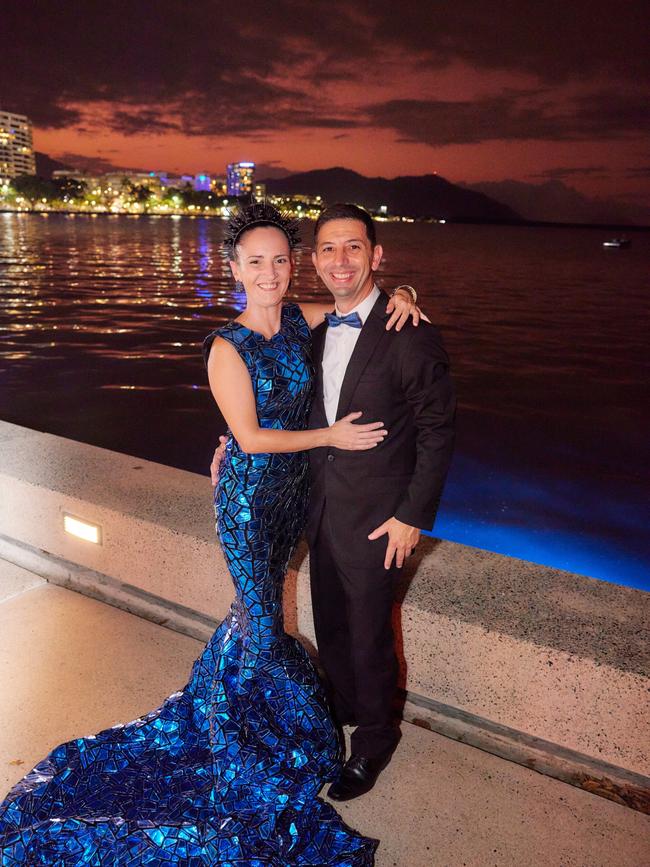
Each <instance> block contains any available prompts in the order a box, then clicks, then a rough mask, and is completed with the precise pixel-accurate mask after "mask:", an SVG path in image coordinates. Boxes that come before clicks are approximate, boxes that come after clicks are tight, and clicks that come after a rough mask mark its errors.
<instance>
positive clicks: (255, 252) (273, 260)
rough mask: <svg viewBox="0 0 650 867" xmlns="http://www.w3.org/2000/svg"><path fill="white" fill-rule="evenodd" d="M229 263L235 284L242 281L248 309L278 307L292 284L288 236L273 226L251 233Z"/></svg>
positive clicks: (242, 239) (253, 230)
mask: <svg viewBox="0 0 650 867" xmlns="http://www.w3.org/2000/svg"><path fill="white" fill-rule="evenodd" d="M235 253H236V259H235V260H234V261H233V262H231V263H230V267H231V269H232V273H233V276H234V277H235V280H241V282H242V283H243V284H244V289H245V290H246V297H247V302H248V305H249V306H250V305H251V304H257V305H259V306H261V307H273V306H275V305H276V304H279V303H280V302H281V301H282V298H283V297H284V294H285V292H286V291H287V289H288V288H289V282H290V280H291V253H290V250H289V241H288V240H287V236H286V235H285V234H284V232H283V231H281V230H280V229H276V228H274V227H273V226H260V228H259V229H250V230H249V231H248V232H246V233H245V234H244V235H242V237H241V240H240V241H239V243H238V244H237V247H236V250H235Z"/></svg>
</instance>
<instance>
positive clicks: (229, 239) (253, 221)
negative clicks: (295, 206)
mask: <svg viewBox="0 0 650 867" xmlns="http://www.w3.org/2000/svg"><path fill="white" fill-rule="evenodd" d="M262 226H271V227H272V228H274V229H279V230H280V231H281V232H284V234H285V235H286V236H287V241H288V242H289V249H290V250H295V248H296V247H297V246H298V245H299V244H300V234H299V233H298V226H299V221H298V220H296V219H294V218H293V217H291V216H289V215H288V214H283V213H282V212H281V211H279V210H278V209H277V208H274V207H273V205H269V204H267V203H266V202H254V203H253V204H252V205H247V206H246V207H244V208H240V209H239V210H237V211H233V212H231V214H230V219H229V220H228V225H227V226H226V234H225V235H224V239H223V247H224V250H225V252H226V255H227V256H228V258H229V259H230V261H231V262H232V261H234V260H235V259H236V258H237V256H236V249H237V244H239V242H240V241H241V239H242V237H243V236H244V235H245V234H246V232H250V231H251V230H252V229H259V228H261V227H262Z"/></svg>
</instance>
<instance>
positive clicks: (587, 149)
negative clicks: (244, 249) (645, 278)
mask: <svg viewBox="0 0 650 867" xmlns="http://www.w3.org/2000/svg"><path fill="white" fill-rule="evenodd" d="M2 7H3V12H2V20H3V30H4V36H3V40H2V42H3V47H2V51H1V52H0V107H2V108H3V109H9V110H15V111H19V112H21V113H24V114H27V115H29V116H30V117H31V118H32V119H33V121H34V124H35V145H36V148H37V149H38V150H41V151H44V152H46V153H49V154H50V155H51V156H53V157H57V158H60V159H63V160H64V161H66V162H69V163H72V164H80V165H81V164H85V162H86V161H87V160H88V158H92V159H99V160H100V162H101V161H104V162H105V163H106V164H112V165H119V166H133V167H142V168H147V169H156V170H168V171H189V172H195V171H199V170H208V171H212V172H223V171H224V167H225V164H226V163H227V162H230V161H233V160H238V159H252V160H255V161H256V162H259V163H265V164H267V165H269V164H272V165H276V166H281V167H285V168H288V169H291V170H306V169H310V168H325V167H329V166H334V165H344V166H347V167H349V168H352V169H356V170H357V171H360V172H362V173H364V174H368V175H384V176H387V177H393V176H396V175H399V174H424V173H427V172H434V171H436V172H438V173H439V174H441V175H443V176H445V177H447V178H448V179H449V180H452V181H469V182H477V181H486V180H502V179H505V178H515V179H518V180H524V181H527V182H529V183H538V182H539V181H541V180H543V179H545V178H560V179H562V180H564V181H565V182H566V183H569V184H571V185H572V186H575V187H576V188H577V189H579V190H580V191H581V192H583V193H585V194H588V195H590V196H603V197H615V198H623V199H627V200H629V201H634V202H636V203H638V204H642V205H650V146H649V143H648V131H649V127H650V113H649V112H648V105H649V96H650V51H649V50H648V43H649V40H648V34H649V30H648V24H647V21H648V16H647V6H646V4H642V3H641V2H637V0H628V2H626V3H624V4H618V5H617V4H612V3H611V2H602V0H591V2H587V0H563V2H558V0H545V2H540V0H518V2H514V0H492V2H485V0H449V2H432V0H428V2H415V0H406V2H397V0H391V2H387V0H381V2H366V0H363V2H359V3H343V2H337V0H335V2H327V3H325V2H300V3H298V2H283V0H279V2H273V3H270V2H269V0H247V2H245V3H232V2H231V3H228V4H226V3H222V2H209V0H190V2H180V0H174V2H171V0H155V2H146V3H144V2H138V0H132V2H122V0H119V2H110V3H109V2H107V3H97V2H92V0H88V2H85V3H82V4H76V3H51V2H48V0H42V2H39V0H36V2H30V0H5V2H4V3H3V4H2Z"/></svg>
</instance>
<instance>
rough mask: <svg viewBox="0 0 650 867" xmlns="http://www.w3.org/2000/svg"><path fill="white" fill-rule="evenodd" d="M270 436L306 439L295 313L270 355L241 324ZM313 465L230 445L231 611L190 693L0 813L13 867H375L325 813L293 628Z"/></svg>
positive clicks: (313, 712)
mask: <svg viewBox="0 0 650 867" xmlns="http://www.w3.org/2000/svg"><path fill="white" fill-rule="evenodd" d="M217 334H218V335H220V336H221V337H223V338H224V339H225V340H228V341H229V342H230V343H231V344H233V345H234V346H235V347H236V349H237V351H238V352H239V354H240V356H241V358H242V359H243V360H244V361H245V363H246V365H247V367H248V370H249V371H250V374H251V379H252V381H253V386H254V391H255V395H256V401H257V408H258V416H259V419H260V424H261V426H262V427H269V428H271V427H272V428H285V429H300V428H304V426H305V422H306V418H307V412H308V409H309V403H310V399H311V387H312V370H311V364H310V361H309V350H310V336H309V330H308V328H307V325H306V323H305V321H304V319H303V318H302V315H301V313H300V310H299V308H298V307H297V306H296V305H286V306H285V307H284V308H283V312H282V326H281V329H280V331H279V333H278V334H276V335H275V337H273V338H272V339H271V340H266V339H264V338H263V337H262V336H261V335H259V334H256V333H254V332H252V331H249V330H248V329H247V328H245V327H244V326H242V325H240V324H239V323H230V324H228V325H226V326H224V327H223V328H221V329H219V330H218V331H216V332H213V334H211V335H209V337H208V338H207V339H206V346H205V348H206V350H207V349H208V348H209V346H210V344H211V341H212V339H213V338H214V337H215V336H216V335H217ZM307 484H308V479H307V459H306V454H305V453H304V452H303V453H293V454H275V455H268V454H258V455H246V454H244V453H243V452H242V451H241V450H240V449H239V447H238V445H237V443H236V442H235V441H234V440H232V439H231V441H230V445H229V448H228V452H227V456H226V459H225V461H224V465H223V467H222V471H221V476H220V484H219V488H218V492H217V494H216V501H215V508H216V514H217V527H218V532H219V536H220V539H221V544H222V547H223V550H224V553H225V556H226V559H227V561H228V565H229V567H230V571H231V573H232V577H233V581H234V584H235V590H236V599H235V602H234V604H233V606H232V609H231V611H230V613H229V615H228V617H226V619H225V620H224V621H223V623H222V624H221V625H220V626H219V627H218V629H217V630H216V632H215V634H214V635H213V637H212V639H211V640H210V642H209V643H208V645H207V647H206V648H205V650H204V652H203V654H202V655H201V656H200V657H199V659H198V660H197V661H196V662H195V664H194V667H193V670H192V674H191V679H190V681H189V683H188V684H187V686H186V687H185V688H184V689H182V690H181V691H180V692H176V693H174V694H173V695H171V696H170V697H169V698H168V699H166V700H165V702H164V703H163V705H162V706H161V707H160V708H158V709H157V710H154V711H152V712H151V713H149V714H147V715H146V716H143V717H141V718H140V719H137V720H135V721H133V722H131V723H128V724H126V725H117V726H115V727H114V728H111V729H107V730H106V731H103V732H100V733H99V734H98V735H96V736H94V737H87V738H80V739H78V740H75V741H70V742H69V743H66V744H62V745H61V746H59V747H57V748H56V749H55V750H54V751H53V752H52V753H50V755H49V756H47V758H45V759H44V760H43V761H42V762H41V763H40V764H38V765H37V766H36V768H34V770H33V771H32V772H31V773H30V774H28V775H27V776H26V777H25V778H24V779H23V780H21V782H19V783H18V784H17V785H16V786H15V787H14V788H13V789H12V791H11V792H10V793H9V795H8V797H7V799H6V800H5V802H4V803H3V804H2V806H1V807H0V853H1V857H2V862H1V863H2V865H3V867H8V865H16V864H20V865H23V864H28V865H45V864H46V865H56V867H78V865H102V867H104V865H136V867H140V865H160V867H167V865H169V867H171V865H184V867H203V865H222V867H231V865H232V867H263V865H264V867H268V865H271V867H287V865H337V867H366V865H372V864H373V863H374V851H375V847H376V842H375V841H372V840H368V839H366V838H363V837H361V836H359V835H358V834H356V833H355V832H354V831H352V830H350V829H349V828H347V827H346V826H345V825H344V824H343V822H342V821H341V819H340V818H339V816H338V815H337V813H336V812H335V810H334V809H333V808H332V807H331V806H330V805H329V804H326V803H325V802H323V801H321V800H320V799H318V798H317V794H318V792H319V790H320V788H321V786H322V785H323V783H324V782H326V781H327V780H331V779H333V778H334V777H335V776H336V774H337V773H338V769H339V767H340V761H341V756H340V752H339V750H340V748H339V743H338V739H337V736H336V732H335V730H334V728H333V726H332V723H331V720H330V717H329V715H328V712H327V709H326V706H325V702H324V698H323V695H322V692H321V687H320V684H319V681H318V678H317V675H316V673H315V671H314V669H313V668H312V666H311V663H310V662H309V659H308V657H307V655H306V653H305V651H304V650H303V648H302V647H301V646H300V644H299V643H298V642H297V641H295V640H294V639H293V638H291V637H289V636H288V635H286V634H285V632H284V630H283V624H282V608H281V597H282V583H283V578H284V573H285V569H286V565H287V561H288V559H289V557H290V554H291V552H292V550H293V548H294V545H295V544H296V541H297V539H298V537H299V535H300V532H301V530H302V525H303V518H304V513H305V504H306V497H307V493H308V491H307Z"/></svg>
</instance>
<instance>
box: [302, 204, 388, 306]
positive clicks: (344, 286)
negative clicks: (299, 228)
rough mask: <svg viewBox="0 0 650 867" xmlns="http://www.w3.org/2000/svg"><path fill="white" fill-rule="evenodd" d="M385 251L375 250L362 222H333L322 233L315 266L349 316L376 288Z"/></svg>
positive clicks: (313, 257)
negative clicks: (375, 282)
mask: <svg viewBox="0 0 650 867" xmlns="http://www.w3.org/2000/svg"><path fill="white" fill-rule="evenodd" d="M382 255H383V250H382V248H381V247H380V246H379V244H377V246H376V247H375V248H374V249H373V247H372V244H371V243H370V241H369V240H368V235H367V233H366V227H365V225H364V224H363V223H362V222H361V220H349V219H342V220H330V221H329V222H327V223H325V225H324V226H323V227H322V228H321V230H320V231H319V233H318V239H317V241H316V250H315V252H314V253H312V257H311V258H312V262H313V263H314V267H315V268H316V271H317V272H318V276H319V277H320V278H321V280H322V281H323V283H324V284H325V285H326V286H327V288H328V289H329V290H330V292H331V293H332V295H333V296H334V298H335V299H336V303H337V306H338V307H339V309H340V310H341V311H342V312H343V313H345V312H347V311H348V310H351V309H352V308H353V307H356V305H357V304H358V303H359V302H360V301H362V300H363V299H364V298H365V297H366V295H368V293H369V292H370V290H371V289H372V287H373V285H374V276H373V273H374V272H375V271H376V270H377V268H378V267H379V263H380V262H381V257H382Z"/></svg>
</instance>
